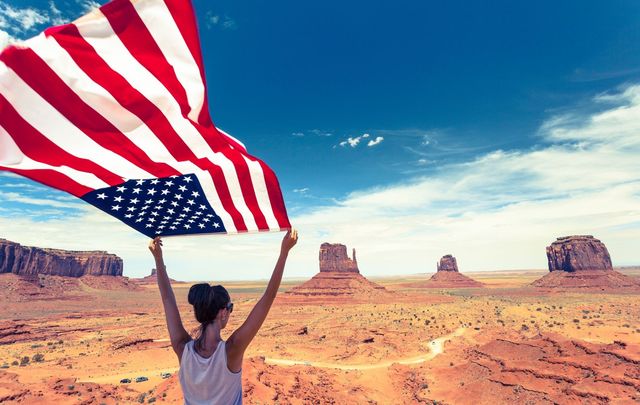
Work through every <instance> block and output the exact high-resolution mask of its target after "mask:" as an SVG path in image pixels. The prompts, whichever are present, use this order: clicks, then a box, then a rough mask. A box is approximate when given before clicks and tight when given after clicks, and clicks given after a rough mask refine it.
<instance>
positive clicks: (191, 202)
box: [187, 200, 196, 205]
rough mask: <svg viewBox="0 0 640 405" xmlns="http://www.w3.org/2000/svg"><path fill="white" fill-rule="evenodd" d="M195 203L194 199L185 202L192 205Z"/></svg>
mask: <svg viewBox="0 0 640 405" xmlns="http://www.w3.org/2000/svg"><path fill="white" fill-rule="evenodd" d="M195 203H196V202H195V201H193V200H187V204H189V205H193V204H195Z"/></svg>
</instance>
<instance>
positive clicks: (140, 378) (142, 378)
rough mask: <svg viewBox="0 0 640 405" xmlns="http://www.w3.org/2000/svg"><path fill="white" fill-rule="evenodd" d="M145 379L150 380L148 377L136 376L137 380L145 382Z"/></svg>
mask: <svg viewBox="0 0 640 405" xmlns="http://www.w3.org/2000/svg"><path fill="white" fill-rule="evenodd" d="M144 381H149V379H148V378H147V377H136V382H144Z"/></svg>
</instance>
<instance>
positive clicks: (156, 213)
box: [151, 211, 160, 217]
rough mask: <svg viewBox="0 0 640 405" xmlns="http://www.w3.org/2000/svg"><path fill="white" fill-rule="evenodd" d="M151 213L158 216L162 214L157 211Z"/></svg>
mask: <svg viewBox="0 0 640 405" xmlns="http://www.w3.org/2000/svg"><path fill="white" fill-rule="evenodd" d="M151 215H153V216H154V217H157V216H158V215H160V214H158V212H157V211H153V212H152V213H151Z"/></svg>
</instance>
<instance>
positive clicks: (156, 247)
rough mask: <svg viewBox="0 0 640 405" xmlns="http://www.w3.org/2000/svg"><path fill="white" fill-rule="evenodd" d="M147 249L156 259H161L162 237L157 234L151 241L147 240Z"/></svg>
mask: <svg viewBox="0 0 640 405" xmlns="http://www.w3.org/2000/svg"><path fill="white" fill-rule="evenodd" d="M149 250H150V251H151V254H152V255H153V257H154V258H155V259H156V260H157V259H162V239H160V237H159V236H156V237H155V238H153V239H151V242H149Z"/></svg>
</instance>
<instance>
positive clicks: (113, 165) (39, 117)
mask: <svg viewBox="0 0 640 405" xmlns="http://www.w3.org/2000/svg"><path fill="white" fill-rule="evenodd" d="M0 71H2V72H3V73H2V75H1V76H2V85H3V86H2V87H3V88H2V89H1V90H0V92H1V93H2V94H3V95H4V96H5V97H6V98H7V101H8V102H9V103H11V105H12V106H13V107H14V108H15V109H16V111H17V112H18V114H19V115H20V116H21V117H22V118H23V119H24V120H25V121H27V122H28V123H29V124H30V125H31V126H33V127H34V128H35V129H37V130H38V132H40V133H41V134H43V135H44V134H45V133H46V135H44V136H46V137H47V138H48V139H49V140H50V141H52V142H53V143H55V144H56V145H58V146H59V147H60V148H61V149H64V150H66V151H73V152H74V153H72V154H73V155H75V156H77V157H80V158H85V159H89V160H92V161H93V162H95V163H96V164H98V165H100V166H102V167H103V168H104V169H106V170H108V171H110V172H111V173H113V174H115V175H117V176H119V177H120V179H121V180H122V179H123V178H126V177H135V178H150V177H154V176H152V175H151V174H150V173H148V172H146V171H145V170H142V169H141V168H139V167H138V166H136V165H134V164H132V163H131V162H129V161H128V160H126V159H124V158H122V157H121V156H120V155H117V154H115V153H113V152H111V151H110V150H108V149H105V148H102V147H101V146H100V145H98V144H97V143H95V142H94V141H93V140H92V139H91V138H89V137H88V136H86V135H85V134H84V133H83V132H82V131H81V130H79V129H78V128H77V127H75V126H74V125H73V124H71V123H70V122H69V121H68V120H67V119H66V118H65V117H63V116H62V115H61V114H60V113H59V112H58V111H57V110H56V109H55V108H53V107H52V106H51V105H50V104H49V103H47V102H46V101H45V100H44V99H42V98H41V97H40V95H38V93H36V92H35V91H34V90H33V89H32V88H31V87H29V86H28V85H27V84H26V83H25V82H24V81H23V80H22V79H21V78H20V77H19V76H18V75H17V74H16V73H15V72H14V71H13V70H11V69H9V68H8V67H7V66H6V65H5V64H4V63H2V62H0ZM9 89H11V91H8V90H9ZM51 127H53V128H55V129H56V130H55V131H50V130H48V128H51Z"/></svg>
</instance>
